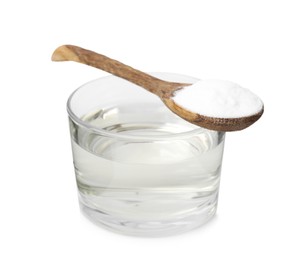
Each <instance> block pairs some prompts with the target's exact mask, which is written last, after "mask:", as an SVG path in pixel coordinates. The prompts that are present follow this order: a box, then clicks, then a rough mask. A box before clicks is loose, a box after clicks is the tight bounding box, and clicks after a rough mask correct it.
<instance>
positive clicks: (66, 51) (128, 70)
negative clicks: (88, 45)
mask: <svg viewBox="0 0 300 260" xmlns="http://www.w3.org/2000/svg"><path fill="white" fill-rule="evenodd" d="M52 60H53V61H75V62H79V63H83V64H86V65H89V66H92V67H95V68H98V69H101V70H104V71H106V72H109V73H111V74H113V75H115V76H118V77H120V78H123V79H126V80H128V81H130V82H132V83H134V84H136V85H139V86H141V87H143V88H145V89H146V90H148V91H150V92H152V93H153V94H155V95H157V96H159V97H161V98H162V97H163V98H166V97H170V96H172V93H173V92H174V91H175V90H178V89H180V88H181V87H182V86H186V85H188V84H183V83H176V82H168V81H164V80H161V79H158V78H155V77H153V76H151V75H149V74H146V73H144V72H142V71H139V70H137V69H134V68H132V67H130V66H128V65H125V64H123V63H121V62H119V61H117V60H113V59H111V58H108V57H106V56H104V55H102V54H99V53H96V52H93V51H90V50H86V49H83V48H81V47H78V46H74V45H62V46H60V47H58V48H57V49H56V50H55V51H54V53H53V55H52Z"/></svg>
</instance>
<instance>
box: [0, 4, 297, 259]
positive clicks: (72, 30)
mask: <svg viewBox="0 0 300 260" xmlns="http://www.w3.org/2000/svg"><path fill="white" fill-rule="evenodd" d="M297 4H299V1H291V0H284V1H277V0H273V1H266V0H252V1H241V0H236V1H234V0H229V1H222V0H220V1H217V0H210V1H191V0H185V1H176V0H173V1H167V0H165V1H163V0H161V1H155V0H152V1H147V2H146V1H133V0H127V1H122V0H120V1H116V0H110V1H89V0H85V1H76V0H73V1H63V0H61V1H58V0H51V1H37V0H36V1H34V0H27V1H21V0H20V1H13V0H12V1H1V3H0V28H1V30H0V32H1V41H0V47H1V54H0V66H1V67H0V68H1V76H0V89H1V94H0V108H1V121H0V124H1V141H0V142H1V143H0V149H1V171H0V174H1V175H0V181H1V188H0V205H1V208H0V210H1V213H0V220H1V221H0V240H1V241H0V258H1V259H130V260H135V259H145V260H147V259H299V257H300V252H299V251H300V249H299V237H300V235H299V234H300V224H299V222H300V209H299V207H300V203H299V201H300V188H299V185H300V177H299V175H300V170H299V169H300V167H299V161H300V152H299V147H300V141H299V133H300V127H299V126H300V123H299V120H300V119H299V106H300V105H299V104H300V102H299V91H298V89H299V88H300V37H299V35H300V15H299V14H300V7H298V5H297ZM61 44H75V45H80V46H82V47H85V48H88V49H92V50H94V51H97V52H100V53H102V54H105V55H107V56H109V57H112V58H115V59H118V60H120V61H123V62H124V63H127V64H129V65H131V66H133V67H136V68H139V69H140V70H144V71H161V72H174V73H181V74H186V75H190V76H194V77H198V78H220V79H228V80H232V81H235V82H237V83H239V84H241V85H242V86H244V87H247V88H250V89H251V90H252V91H253V92H255V93H256V94H258V95H259V96H260V97H261V98H262V99H263V101H264V103H265V113H264V115H263V117H262V118H261V120H260V121H258V122H257V123H256V124H255V125H253V126H252V127H250V128H249V129H246V130H244V131H241V132H234V133H229V134H227V139H226V147H225V154H224V161H223V171H222V181H221V189H220V198H219V207H218V213H217V216H216V217H215V218H214V219H213V220H212V221H211V222H210V223H208V224H207V225H205V226H203V227H202V228H200V229H197V230H195V231H192V232H189V233H186V234H183V235H178V236H173V237H166V238H149V239H147V238H135V237H127V236H122V235H117V234H114V233H111V232H108V231H106V230H103V229H101V228H99V227H97V226H94V225H93V224H91V223H90V222H89V221H87V220H86V219H85V218H84V217H83V216H82V215H81V213H80V211H79V207H78V202H77V191H76V184H75V177H74V173H73V166H72V156H71V147H70V139H69V130H68V123H67V113H66V109H65V107H66V100H67V98H68V95H69V94H70V93H71V92H72V91H73V90H74V89H75V88H77V87H78V86H80V85H81V84H83V83H85V82H87V81H90V80H93V79H95V78H98V77H101V76H104V75H106V73H104V72H101V71H98V70H96V69H93V68H90V67H86V66H84V65H80V64H75V63H71V62H70V63H52V62H51V61H50V57H51V54H52V52H53V50H54V49H55V48H56V47H58V46H59V45H61Z"/></svg>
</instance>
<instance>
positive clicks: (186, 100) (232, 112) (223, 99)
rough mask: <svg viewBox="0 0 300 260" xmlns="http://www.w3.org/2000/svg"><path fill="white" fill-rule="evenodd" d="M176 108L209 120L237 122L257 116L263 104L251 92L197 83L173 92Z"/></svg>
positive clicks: (221, 83) (232, 85)
mask: <svg viewBox="0 0 300 260" xmlns="http://www.w3.org/2000/svg"><path fill="white" fill-rule="evenodd" d="M173 100H174V101H175V103H176V104H178V105H179V106H181V107H183V108H185V109H187V110H189V111H191V112H194V113H197V114H200V115H204V116H209V117H218V118H239V117H244V116H250V115H253V114H256V113H258V112H259V111H260V110H261V109H262V107H263V102H262V101H261V99H260V98H259V97H257V96H256V95H255V94H253V93H252V92H251V91H250V90H248V89H245V88H242V87H240V86H239V85H237V84H235V83H233V82H230V81H223V80H213V79H209V80H200V81H197V82H196V83H195V84H193V85H191V86H188V87H184V88H183V89H181V90H178V91H176V92H175V96H174V97H173Z"/></svg>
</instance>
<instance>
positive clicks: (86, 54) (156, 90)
mask: <svg viewBox="0 0 300 260" xmlns="http://www.w3.org/2000/svg"><path fill="white" fill-rule="evenodd" d="M52 60H53V61H75V62H79V63H83V64H86V65H89V66H92V67H95V68H98V69H101V70H104V71H106V72H109V73H111V74H113V75H115V76H118V77H121V78H123V79H126V80H128V81H130V82H132V83H134V84H136V85H138V86H141V87H143V88H144V89H146V90H148V91H150V92H152V93H153V94H155V95H157V96H159V97H160V98H161V100H162V101H163V102H164V103H165V105H166V106H167V107H168V108H169V109H170V110H171V111H173V112H174V113H175V114H177V115H178V116H180V117H181V118H183V119H185V120H187V121H189V122H190V123H192V124H195V125H198V126H201V127H204V128H207V129H210V130H216V131H222V132H227V131H237V130H242V129H245V128H246V127H248V126H250V125H252V124H253V123H254V122H256V121H257V120H258V119H259V118H260V117H261V115H262V114H263V108H262V109H261V111H260V112H258V113H256V114H253V115H250V116H246V117H239V118H216V117H208V116H203V115H200V114H197V113H194V112H191V111H189V110H187V109H185V108H183V107H181V106H179V105H178V104H176V103H175V102H174V101H173V99H172V97H173V96H174V92H175V91H177V90H179V89H182V88H183V87H186V86H189V85H191V84H187V83H178V82H168V81H164V80H161V79H158V78H155V77H153V76H151V75H149V74H146V73H144V72H142V71H139V70H136V69H134V68H132V67H129V66H127V65H125V64H123V63H121V62H119V61H116V60H113V59H110V58H108V57H106V56H104V55H101V54H98V53H96V52H93V51H90V50H86V49H83V48H81V47H78V46H74V45H62V46H60V47H58V48H57V49H56V50H55V51H54V53H53V55H52Z"/></svg>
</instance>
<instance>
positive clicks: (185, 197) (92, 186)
mask: <svg viewBox="0 0 300 260" xmlns="http://www.w3.org/2000/svg"><path fill="white" fill-rule="evenodd" d="M131 112H132V111H131V108H130V107H128V106H126V109H123V111H121V113H120V110H118V109H114V108H110V109H107V110H96V111H93V112H92V113H89V114H87V115H85V116H84V117H83V120H85V121H88V122H89V123H90V124H92V125H94V126H95V127H100V128H102V129H106V130H109V131H110V132H115V133H123V134H126V135H127V136H128V135H132V136H138V137H140V138H139V139H137V140H135V141H130V142H129V141H128V140H126V138H124V139H117V138H111V137H105V136H100V135H98V134H94V133H92V132H91V131H89V130H87V129H86V128H83V127H79V126H77V125H76V124H74V123H72V122H71V135H72V148H73V157H74V165H75V172H76V179H77V184H78V189H79V198H80V201H81V205H82V208H83V210H84V211H85V213H86V214H88V215H89V216H90V218H92V219H94V220H95V219H96V220H97V221H99V222H101V223H102V224H104V225H106V226H109V227H110V228H112V229H117V230H119V231H120V230H121V232H123V231H122V229H124V227H126V232H128V229H129V230H131V231H129V233H132V234H139V233H141V232H145V229H146V230H148V231H149V233H152V232H153V234H154V235H155V234H159V233H163V232H170V233H172V230H173V229H174V228H175V227H176V225H177V227H179V226H180V225H179V224H178V223H183V224H182V225H183V226H186V225H190V226H195V225H199V224H201V222H205V221H206V220H207V219H209V218H210V217H211V216H213V214H214V212H215V210H216V203H217V195H218V187H219V180H220V170H221V162H222V154H223V145H224V136H223V135H221V136H220V133H216V132H213V131H204V132H203V133H200V134H197V135H195V136H192V137H190V138H179V137H178V138H171V139H170V138H169V136H170V134H172V133H180V132H183V131H187V129H189V128H191V127H192V128H194V126H191V125H189V124H182V125H180V124H175V123H174V124H173V123H171V124H165V123H164V120H158V119H159V117H158V116H157V115H155V113H154V116H153V120H149V117H148V118H147V120H144V118H143V117H139V118H137V116H136V115H135V116H133V115H132V113H131ZM137 119H138V120H137ZM154 119H155V120H154ZM137 121H138V123H136V122H137ZM155 121H156V122H155ZM181 121H182V120H181ZM189 130H192V129H189ZM143 136H153V140H152V139H150V140H149V139H146V138H145V139H143ZM157 136H159V138H155V137H157ZM163 136H165V137H166V138H165V139H164V138H163ZM171 223H172V224H171Z"/></svg>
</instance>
